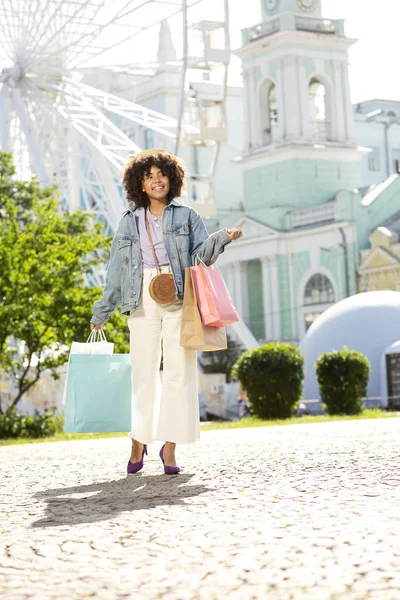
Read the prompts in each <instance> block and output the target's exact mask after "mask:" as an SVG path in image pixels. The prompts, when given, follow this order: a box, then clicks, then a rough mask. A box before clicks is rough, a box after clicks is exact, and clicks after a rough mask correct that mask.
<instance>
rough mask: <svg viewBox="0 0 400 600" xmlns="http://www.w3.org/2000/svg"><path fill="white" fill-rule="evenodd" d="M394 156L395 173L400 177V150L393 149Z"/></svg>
mask: <svg viewBox="0 0 400 600" xmlns="http://www.w3.org/2000/svg"><path fill="white" fill-rule="evenodd" d="M392 156H393V169H394V172H395V173H398V174H399V175H400V148H393V150H392Z"/></svg>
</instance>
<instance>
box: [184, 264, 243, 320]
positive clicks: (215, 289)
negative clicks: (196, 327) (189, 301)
mask: <svg viewBox="0 0 400 600" xmlns="http://www.w3.org/2000/svg"><path fill="white" fill-rule="evenodd" d="M191 272H192V280H193V285H194V288H195V292H196V297H197V305H198V308H199V311H200V315H201V320H202V322H203V325H206V326H207V325H208V326H212V327H225V326H226V325H231V324H232V323H236V322H237V321H239V317H238V315H237V312H236V309H235V307H234V305H233V302H232V298H231V296H230V294H229V291H228V288H227V287H226V284H225V281H224V279H223V277H222V275H221V272H220V270H219V269H218V268H217V267H206V266H205V265H204V264H200V265H198V266H197V267H191Z"/></svg>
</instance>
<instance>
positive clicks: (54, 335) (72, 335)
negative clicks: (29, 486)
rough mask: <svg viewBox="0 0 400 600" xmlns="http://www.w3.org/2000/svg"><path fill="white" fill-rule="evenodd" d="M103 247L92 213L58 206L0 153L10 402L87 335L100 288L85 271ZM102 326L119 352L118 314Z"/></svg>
mask: <svg viewBox="0 0 400 600" xmlns="http://www.w3.org/2000/svg"><path fill="white" fill-rule="evenodd" d="M109 246H110V239H109V238H107V237H104V235H103V234H102V226H101V224H100V223H96V222H95V220H94V217H93V216H92V215H90V214H88V213H84V212H82V211H76V212H74V213H72V214H68V213H67V212H66V211H63V210H62V209H61V208H60V203H59V201H58V199H57V190H56V189H55V188H54V187H48V188H41V187H40V186H39V184H38V182H37V180H36V179H35V178H33V179H31V180H30V181H18V179H17V178H16V176H15V169H14V167H13V164H12V157H11V155H10V154H8V153H4V152H0V374H1V373H2V372H3V373H8V374H9V375H10V376H11V377H12V379H13V381H14V382H15V388H16V394H15V396H14V398H13V400H12V406H15V405H16V404H17V403H18V401H19V400H20V399H21V397H22V396H23V395H24V394H25V393H26V392H27V391H28V390H29V388H30V387H31V386H32V385H34V384H35V383H36V382H37V381H38V380H39V378H40V376H41V374H42V373H43V371H45V370H49V371H50V372H51V374H52V376H53V377H54V378H55V379H57V378H58V377H59V375H58V367H60V365H62V364H63V363H65V362H66V361H67V360H68V352H69V348H68V347H69V346H70V344H71V342H72V341H73V340H85V339H86V338H87V336H88V334H89V321H90V317H91V315H92V306H93V302H94V301H95V300H96V299H98V298H99V295H100V293H101V291H100V290H99V289H96V288H94V287H90V286H88V285H87V280H86V277H85V276H86V275H88V274H90V273H91V272H92V270H93V268H95V267H96V266H97V265H98V264H99V263H101V262H103V261H104V260H105V259H106V258H107V250H108V248H109ZM108 327H109V333H108V335H109V337H110V339H112V340H113V341H114V342H115V344H116V351H122V352H124V351H127V349H128V347H129V345H128V344H129V341H128V338H129V336H128V333H127V331H126V327H123V319H122V317H121V316H120V315H114V317H113V318H112V319H111V321H110V325H109V326H108ZM0 412H1V407H0Z"/></svg>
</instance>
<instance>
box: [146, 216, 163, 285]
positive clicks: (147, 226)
mask: <svg viewBox="0 0 400 600" xmlns="http://www.w3.org/2000/svg"><path fill="white" fill-rule="evenodd" d="M145 212H146V228H147V235H148V236H149V240H150V246H151V251H152V253H153V258H154V264H155V267H156V269H157V273H158V274H160V273H161V269H160V267H159V266H158V262H157V255H156V251H155V250H154V245H153V237H152V235H151V231H150V223H149V216H148V214H147V208H146V211H145Z"/></svg>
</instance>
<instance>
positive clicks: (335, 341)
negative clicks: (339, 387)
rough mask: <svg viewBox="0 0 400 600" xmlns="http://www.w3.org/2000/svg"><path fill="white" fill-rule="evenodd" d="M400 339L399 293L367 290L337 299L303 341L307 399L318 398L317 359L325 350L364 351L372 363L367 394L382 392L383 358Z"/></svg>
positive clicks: (376, 394) (370, 395) (312, 326)
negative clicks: (347, 349)
mask: <svg viewBox="0 0 400 600" xmlns="http://www.w3.org/2000/svg"><path fill="white" fill-rule="evenodd" d="M398 340H400V292H391V291H381V292H365V293H363V294H356V295H355V296H350V298H346V299H345V300H341V301H340V302H337V303H336V304H334V305H333V306H331V307H330V308H328V310H326V311H325V312H324V313H323V314H322V315H321V316H320V317H319V318H318V319H317V320H316V321H315V323H313V325H311V327H310V329H309V330H308V331H307V333H306V335H305V337H304V339H303V341H302V342H301V344H300V350H301V351H302V353H303V355H304V366H305V371H306V375H305V380H304V399H305V400H314V399H317V398H319V390H318V383H317V379H316V376H315V361H316V360H317V358H318V357H319V355H320V354H322V353H323V352H330V351H331V350H341V349H342V348H343V346H347V348H349V350H358V351H359V352H362V353H363V354H364V355H365V356H366V357H367V358H368V360H369V361H370V363H371V374H370V379H369V385H368V396H369V397H376V396H380V395H381V393H382V392H381V390H382V387H381V381H380V379H381V377H380V361H381V356H382V354H383V353H384V352H385V350H386V349H387V348H388V346H390V345H391V344H393V343H395V342H397V341H398Z"/></svg>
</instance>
